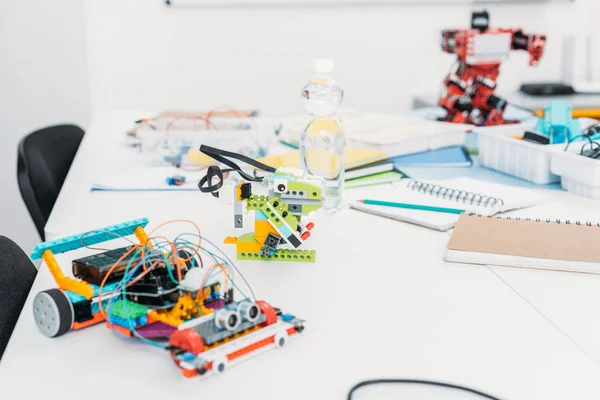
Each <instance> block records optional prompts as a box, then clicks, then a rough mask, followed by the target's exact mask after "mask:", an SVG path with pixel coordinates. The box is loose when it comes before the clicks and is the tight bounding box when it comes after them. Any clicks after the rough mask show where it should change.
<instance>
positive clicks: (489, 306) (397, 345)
mask: <svg viewBox="0 0 600 400" xmlns="http://www.w3.org/2000/svg"><path fill="white" fill-rule="evenodd" d="M146 115H150V113H138V112H103V113H98V114H96V115H95V117H94V119H93V122H92V126H91V128H90V129H89V131H88V133H87V134H86V137H85V139H84V141H83V143H82V147H81V149H80V151H79V152H78V155H77V158H76V160H75V162H74V164H73V167H72V168H71V172H70V173H69V176H68V178H67V181H66V183H65V185H64V188H63V190H62V192H61V195H60V197H59V199H58V202H57V204H56V206H55V209H54V210H53V212H52V216H51V218H50V221H49V222H48V225H47V227H46V230H47V236H48V238H49V239H51V238H56V237H58V236H62V235H67V234H74V233H78V232H83V231H85V230H89V229H94V228H97V227H102V226H106V225H110V224H114V223H118V222H121V221H126V220H131V219H134V218H139V217H142V216H147V217H149V218H150V226H149V227H150V228H151V227H152V226H156V225H157V224H158V223H159V222H162V221H165V220H169V219H178V218H187V219H192V220H194V221H195V222H197V223H198V224H199V225H200V227H201V229H202V232H203V235H204V236H206V237H208V238H210V239H211V240H212V241H214V242H216V243H221V241H222V239H223V238H224V237H225V236H227V235H233V234H240V233H241V231H236V230H234V229H233V228H231V227H230V223H231V213H230V210H229V209H227V207H224V206H221V205H220V204H219V203H218V202H216V201H215V200H214V199H213V198H212V197H211V196H208V195H203V194H201V193H200V192H179V193H97V192H95V193H92V192H90V191H89V188H90V185H91V183H92V181H91V179H92V178H91V176H92V173H93V171H94V170H95V169H97V168H102V167H103V166H104V165H106V163H109V162H112V163H115V162H122V161H123V160H126V159H127V158H128V157H131V156H132V155H131V153H132V150H131V149H127V148H125V147H124V146H122V142H123V141H124V139H123V132H124V131H125V130H126V129H127V128H129V127H130V125H131V123H132V121H134V120H136V119H138V118H140V116H142V117H143V116H146ZM111 160H112V161H111ZM562 197H564V198H565V199H567V200H568V201H572V202H573V203H577V202H579V201H580V200H581V199H575V198H574V197H573V196H569V195H567V194H566V193H565V194H564V195H562ZM562 197H561V198H562ZM584 203H585V202H584ZM183 228H185V227H184V226H173V227H172V228H170V229H166V230H165V231H163V233H164V234H166V235H174V234H177V233H179V232H181V230H182V229H183ZM313 232H314V234H313V237H312V238H311V241H310V242H308V243H307V244H309V246H311V247H312V248H315V249H317V250H318V260H317V262H316V263H315V264H289V263H260V262H244V261H239V262H237V263H236V264H237V266H238V267H239V268H241V270H242V272H243V273H244V274H245V276H246V278H247V279H248V280H249V281H250V282H251V284H252V287H253V289H254V292H255V293H256V294H257V296H258V297H259V298H263V299H265V300H267V301H269V302H270V303H272V304H273V305H275V306H277V307H281V308H282V309H283V310H284V311H286V312H290V313H293V314H295V315H297V316H299V317H301V318H305V319H306V320H307V324H306V326H307V328H306V330H305V332H304V333H303V334H302V336H301V337H300V338H298V340H296V341H294V342H291V343H290V344H289V345H288V346H285V347H284V348H283V349H281V350H273V351H270V352H267V353H264V354H263V355H260V356H258V357H256V358H253V359H251V360H249V361H247V362H245V363H242V364H240V365H238V366H236V367H234V368H232V369H230V370H229V371H227V372H226V373H225V374H223V375H221V376H214V377H210V378H209V379H205V380H192V381H186V380H185V379H184V378H182V377H181V374H180V371H179V370H178V369H177V368H176V367H175V366H174V365H173V364H172V362H171V361H170V359H169V356H168V354H167V353H166V352H161V351H159V350H153V349H149V348H147V347H141V346H134V345H131V344H127V343H125V342H122V341H120V340H119V339H117V338H116V337H114V336H113V335H112V334H111V333H110V332H109V331H108V330H107V329H106V328H105V327H104V325H100V326H95V327H91V328H88V329H85V330H82V331H78V332H70V333H68V334H66V335H64V336H62V337H60V338H56V339H49V338H46V337H45V336H43V335H41V334H40V333H39V332H38V330H37V327H36V326H35V324H34V321H33V318H32V312H31V303H32V299H33V296H34V295H35V294H36V293H37V292H39V291H41V290H45V289H48V288H51V287H55V285H54V282H53V280H52V278H51V276H50V274H49V272H48V270H47V268H45V266H43V265H42V267H41V269H40V273H39V275H38V277H37V279H36V281H35V284H34V287H33V289H32V291H31V294H30V296H29V299H28V301H27V303H26V305H25V308H24V311H23V314H22V316H21V318H20V319H19V322H18V324H17V326H16V328H15V331H14V334H13V337H12V339H11V342H10V344H9V346H8V349H7V350H6V352H5V354H4V358H3V359H2V362H1V363H0V388H1V390H2V393H19V394H22V395H24V396H23V397H24V398H25V397H26V398H35V396H40V397H41V396H43V398H44V399H54V398H65V399H71V398H72V399H75V398H79V396H81V397H82V398H86V399H105V398H106V397H107V396H115V395H119V398H121V397H122V398H164V397H165V396H175V397H176V398H192V396H193V398H200V397H202V398H226V399H230V398H231V399H233V398H260V399H280V398H287V399H336V398H337V399H342V398H344V396H345V395H346V393H347V391H348V390H349V388H350V387H351V386H352V385H354V384H355V383H357V382H358V381H360V380H363V379H369V378H376V377H412V378H423V379H437V380H443V381H450V382H453V383H457V384H463V385H466V386H470V387H474V388H477V389H481V390H483V391H486V392H488V393H491V394H494V395H497V396H499V397H502V398H509V399H536V398H539V399H566V398H577V399H592V398H596V399H597V398H600V381H599V380H598V376H599V375H600V367H599V366H598V363H597V361H596V360H598V359H599V358H600V335H599V333H600V322H598V321H599V319H598V317H597V315H598V313H597V312H595V311H596V309H597V307H596V305H597V304H598V303H599V302H598V301H597V300H598V297H599V296H600V294H598V293H600V291H599V290H598V289H600V279H596V278H595V277H581V276H572V275H569V274H558V273H557V274H553V273H544V272H540V271H521V270H514V269H507V268H505V269H501V268H493V269H488V268H486V267H480V266H469V265H460V264H447V263H444V262H443V261H442V258H443V253H444V249H445V245H446V242H447V240H448V235H447V234H443V233H439V232H434V231H430V230H427V229H424V228H420V227H416V226H411V225H408V224H402V223H397V222H393V221H390V220H386V219H382V218H375V217H372V216H369V215H366V214H363V213H359V212H354V211H351V210H344V211H343V212H341V213H339V214H338V215H335V216H334V217H331V218H325V217H320V218H317V219H316V227H315V229H314V230H313ZM221 247H222V248H223V249H224V250H225V251H226V252H227V253H228V254H229V255H230V256H233V255H234V249H233V247H231V246H230V247H228V246H224V245H223V246H221ZM82 253H85V251H83V252H73V253H67V254H64V255H61V256H59V258H58V259H59V262H60V263H61V264H62V265H63V268H64V269H65V270H66V271H67V270H69V265H70V264H69V261H70V260H71V259H72V258H73V257H74V256H77V255H79V254H82ZM563 284H564V286H563ZM554 296H556V297H554ZM573 310H581V311H580V312H574V311H573ZM107 392H108V394H107Z"/></svg>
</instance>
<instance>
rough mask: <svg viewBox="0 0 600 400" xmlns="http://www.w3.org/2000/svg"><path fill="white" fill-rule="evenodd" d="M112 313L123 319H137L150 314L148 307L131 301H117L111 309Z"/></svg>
mask: <svg viewBox="0 0 600 400" xmlns="http://www.w3.org/2000/svg"><path fill="white" fill-rule="evenodd" d="M110 313H111V314H112V315H114V316H116V317H120V318H123V319H136V318H138V317H141V316H142V315H146V314H147V313H148V307H145V306H142V305H140V304H137V303H134V302H131V301H129V300H118V301H115V302H114V303H113V305H112V307H111V308H110Z"/></svg>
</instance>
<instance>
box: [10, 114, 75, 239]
mask: <svg viewBox="0 0 600 400" xmlns="http://www.w3.org/2000/svg"><path fill="white" fill-rule="evenodd" d="M83 134H84V132H83V130H82V129H81V128H79V127H78V126H75V125H57V126H52V127H49V128H44V129H40V130H38V131H35V132H33V133H31V134H29V135H27V136H26V137H25V138H23V139H22V140H21V142H20V143H19V155H18V160H17V179H18V181H19V189H20V190H21V196H22V197H23V200H24V201H25V205H26V206H27V209H28V210H29V214H30V215H31V218H32V219H33V222H34V224H35V227H36V228H37V231H38V233H39V234H40V237H41V238H42V240H45V238H44V226H45V225H46V222H47V221H48V217H49V216H50V212H51V211H52V208H53V207H54V203H55V202H56V199H57V198H58V194H59V193H60V189H61V188H62V185H63V183H64V181H65V178H66V177H67V173H68V172H69V168H70V167H71V163H72V162H73V158H75V154H76V153H77V149H78V148H79V144H80V143H81V139H83Z"/></svg>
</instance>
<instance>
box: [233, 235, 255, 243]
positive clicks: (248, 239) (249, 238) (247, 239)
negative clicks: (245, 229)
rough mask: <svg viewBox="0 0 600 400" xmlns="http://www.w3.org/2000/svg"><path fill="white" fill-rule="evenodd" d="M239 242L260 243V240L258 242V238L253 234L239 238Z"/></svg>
mask: <svg viewBox="0 0 600 400" xmlns="http://www.w3.org/2000/svg"><path fill="white" fill-rule="evenodd" d="M237 241H238V242H242V243H254V242H256V243H258V240H256V238H255V237H254V233H253V232H250V233H245V234H243V235H242V236H240V237H238V238H237Z"/></svg>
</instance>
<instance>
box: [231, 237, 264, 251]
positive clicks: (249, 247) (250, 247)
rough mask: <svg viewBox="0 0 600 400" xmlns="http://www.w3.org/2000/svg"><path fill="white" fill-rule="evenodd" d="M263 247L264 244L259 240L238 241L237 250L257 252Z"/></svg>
mask: <svg viewBox="0 0 600 400" xmlns="http://www.w3.org/2000/svg"><path fill="white" fill-rule="evenodd" d="M263 240H264V239H263ZM261 247H262V245H261V244H260V243H259V242H238V243H237V246H236V250H235V251H236V252H238V253H257V252H259V251H260V248H261Z"/></svg>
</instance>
